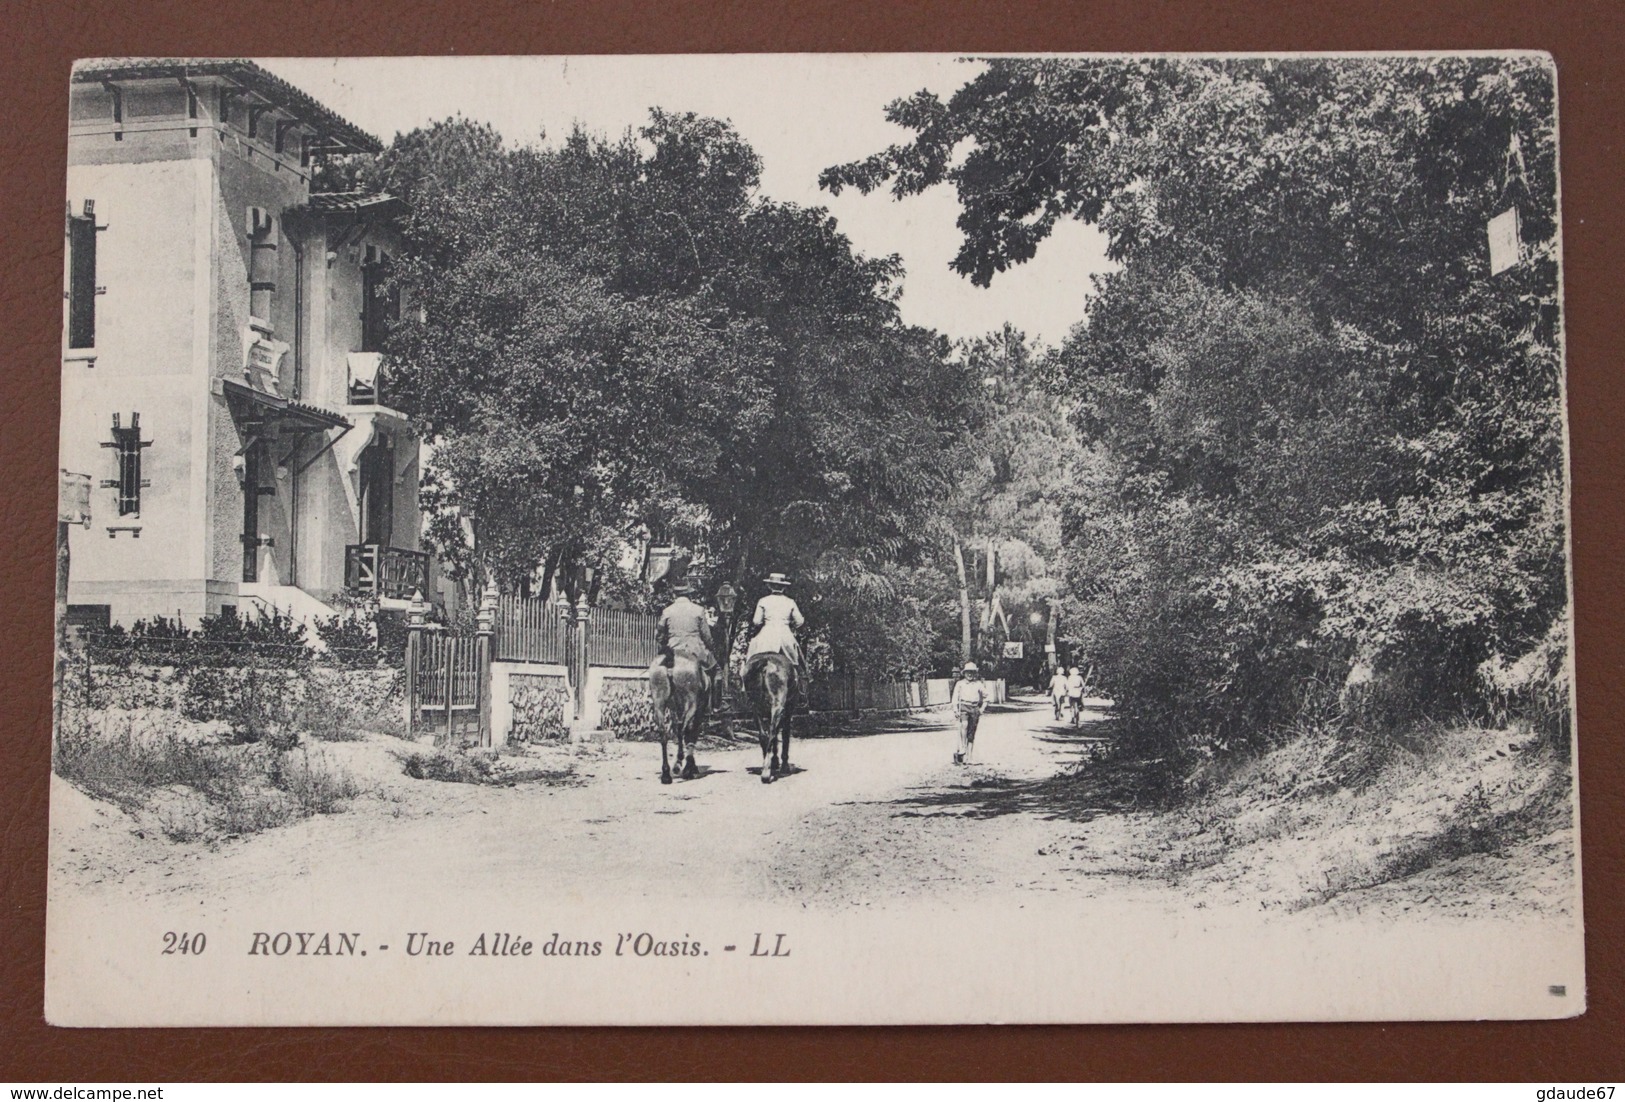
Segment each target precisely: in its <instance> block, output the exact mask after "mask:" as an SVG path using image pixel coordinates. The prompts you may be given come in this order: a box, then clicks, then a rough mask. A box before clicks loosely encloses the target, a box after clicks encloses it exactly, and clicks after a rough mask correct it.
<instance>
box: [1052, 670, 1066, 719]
mask: <svg viewBox="0 0 1625 1102" xmlns="http://www.w3.org/2000/svg"><path fill="white" fill-rule="evenodd" d="M1049 699H1050V703H1051V704H1053V705H1055V722H1056V723H1059V722H1061V707H1062V705H1064V704H1065V703H1066V667H1065V666H1056V667H1055V676H1054V677H1052V678H1050V679H1049Z"/></svg>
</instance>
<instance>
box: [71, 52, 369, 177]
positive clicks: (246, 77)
mask: <svg viewBox="0 0 1625 1102" xmlns="http://www.w3.org/2000/svg"><path fill="white" fill-rule="evenodd" d="M155 77H177V78H179V77H223V78H225V79H227V80H230V81H234V82H235V83H237V84H240V85H242V86H243V87H244V88H247V89H248V90H249V91H251V92H253V93H255V94H256V95H259V96H262V97H264V98H265V99H267V100H269V101H270V102H271V103H273V104H275V105H276V106H277V107H280V108H281V109H282V110H284V111H286V112H288V114H290V115H293V116H294V117H295V118H297V119H299V120H300V121H301V122H304V123H307V124H309V125H310V126H313V127H315V128H316V129H317V130H318V131H320V132H321V134H322V135H323V136H324V137H326V138H328V139H330V140H333V141H337V142H339V143H341V144H342V145H344V146H347V147H348V148H350V149H351V150H354V151H355V152H358V153H377V152H378V151H379V150H381V149H383V144H382V143H381V142H379V140H378V139H377V138H375V137H373V136H372V135H371V134H368V133H367V132H366V131H365V130H362V129H361V128H360V127H358V126H356V125H355V124H354V123H351V122H349V121H348V120H346V119H344V118H342V117H340V116H339V115H338V114H336V113H334V112H333V111H332V110H330V109H328V108H326V107H324V106H322V105H321V104H320V103H318V102H317V101H316V100H315V99H313V98H312V97H311V96H310V95H308V94H307V93H305V92H301V91H300V90H299V89H298V88H295V87H294V86H293V85H291V84H289V83H288V82H287V81H285V80H283V79H282V78H281V77H279V76H276V75H275V74H273V73H270V72H267V71H266V70H265V69H262V68H261V67H260V66H258V65H256V64H254V63H253V62H252V61H249V60H248V59H247V58H241V57H224V58H207V57H102V58H91V59H88V60H85V61H81V62H79V63H78V64H77V65H75V66H74V70H73V79H74V82H75V83H79V84H94V83H98V82H100V81H104V80H140V79H144V78H155Z"/></svg>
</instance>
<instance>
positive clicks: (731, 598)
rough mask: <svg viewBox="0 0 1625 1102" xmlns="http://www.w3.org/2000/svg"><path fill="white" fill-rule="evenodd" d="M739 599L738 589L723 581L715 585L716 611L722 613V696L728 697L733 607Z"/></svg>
mask: <svg viewBox="0 0 1625 1102" xmlns="http://www.w3.org/2000/svg"><path fill="white" fill-rule="evenodd" d="M738 601H739V590H737V589H735V588H734V587H733V585H732V584H731V583H729V582H727V581H724V582H723V583H722V584H721V585H719V586H718V587H717V611H719V612H721V613H722V623H723V627H722V698H723V699H724V700H726V699H728V678H729V673H730V670H731V669H732V667H733V638H734V633H733V626H734V608H735V606H736V605H737V604H738Z"/></svg>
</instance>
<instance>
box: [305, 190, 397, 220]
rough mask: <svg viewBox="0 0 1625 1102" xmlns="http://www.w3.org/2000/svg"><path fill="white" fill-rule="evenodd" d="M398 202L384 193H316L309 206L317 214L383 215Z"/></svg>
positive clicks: (312, 196)
mask: <svg viewBox="0 0 1625 1102" xmlns="http://www.w3.org/2000/svg"><path fill="white" fill-rule="evenodd" d="M397 202H398V200H397V199H396V198H395V197H394V196H393V195H390V194H388V193H387V192H382V191H316V192H312V193H311V196H310V201H309V203H308V204H307V205H308V206H309V207H310V209H311V210H313V211H315V212H316V213H317V214H363V213H382V212H383V211H384V210H385V209H386V208H388V207H392V206H394V205H395V204H396V203H397Z"/></svg>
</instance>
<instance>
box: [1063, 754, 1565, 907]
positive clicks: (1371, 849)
mask: <svg viewBox="0 0 1625 1102" xmlns="http://www.w3.org/2000/svg"><path fill="white" fill-rule="evenodd" d="M1129 764H1130V763H1128V762H1126V761H1125V762H1115V761H1109V760H1108V761H1103V762H1100V763H1097V764H1096V765H1095V766H1094V767H1093V772H1094V775H1093V776H1092V777H1090V778H1089V780H1088V782H1087V785H1088V786H1089V787H1090V788H1092V789H1093V790H1094V791H1095V792H1096V793H1097V795H1104V793H1105V792H1106V791H1107V790H1111V789H1116V790H1117V791H1118V792H1119V793H1121V791H1122V789H1123V787H1124V786H1122V785H1121V784H1114V783H1113V781H1112V779H1111V778H1112V775H1113V774H1114V773H1117V772H1120V771H1121V770H1123V769H1125V768H1127V767H1128V766H1129ZM1186 782H1187V791H1188V792H1189V796H1188V798H1187V799H1186V800H1185V801H1183V802H1181V803H1178V804H1175V805H1174V806H1172V807H1168V808H1164V809H1159V811H1157V812H1155V813H1145V812H1133V811H1127V813H1123V812H1124V811H1125V810H1126V809H1124V808H1123V807H1122V805H1121V804H1118V805H1117V809H1116V810H1117V811H1118V812H1119V814H1120V816H1121V817H1120V818H1119V819H1118V821H1117V824H1116V825H1117V826H1119V827H1120V828H1121V829H1119V830H1117V831H1115V832H1114V831H1108V830H1099V831H1095V830H1090V831H1089V832H1088V833H1087V834H1086V835H1085V836H1084V837H1083V838H1082V839H1081V840H1080V841H1079V844H1078V845H1077V846H1076V847H1075V849H1074V853H1073V859H1074V861H1075V862H1077V865H1076V866H1075V867H1077V868H1078V869H1079V871H1084V870H1085V869H1087V870H1088V871H1091V872H1097V873H1106V874H1115V875H1122V876H1128V877H1135V878H1153V879H1161V880H1165V881H1168V882H1170V883H1175V884H1181V885H1185V886H1188V887H1190V888H1192V889H1195V890H1198V891H1204V892H1205V891H1216V892H1219V893H1221V894H1222V893H1227V892H1233V893H1235V894H1238V895H1245V896H1246V897H1247V898H1249V899H1253V898H1256V899H1257V900H1258V901H1259V903H1260V904H1261V905H1263V906H1264V907H1266V908H1270V907H1278V908H1281V909H1285V910H1288V911H1297V910H1303V909H1305V908H1309V907H1315V906H1319V905H1322V904H1326V903H1330V902H1332V901H1333V900H1338V899H1340V898H1342V897H1350V898H1351V900H1353V901H1354V902H1356V903H1357V901H1358V900H1357V897H1359V896H1360V893H1363V892H1367V891H1368V890H1370V889H1376V888H1381V887H1384V886H1392V885H1396V884H1398V883H1399V882H1403V881H1406V880H1408V879H1410V878H1413V877H1417V876H1419V875H1421V874H1423V873H1429V872H1431V871H1433V870H1440V869H1445V868H1448V867H1451V866H1453V865H1454V864H1456V863H1460V862H1466V861H1471V860H1473V859H1483V858H1493V859H1501V860H1503V861H1505V862H1513V863H1515V862H1516V861H1518V860H1519V859H1520V854H1521V853H1522V852H1523V850H1524V849H1525V848H1527V847H1526V843H1533V842H1535V841H1536V840H1539V839H1542V838H1544V837H1547V836H1550V835H1552V834H1553V833H1554V832H1559V831H1563V830H1565V829H1566V828H1567V827H1569V826H1571V825H1572V810H1571V804H1570V799H1569V793H1570V783H1571V782H1570V771H1569V768H1568V763H1567V761H1566V759H1565V756H1564V755H1562V754H1561V753H1558V752H1557V751H1556V750H1554V748H1553V747H1552V745H1551V743H1550V741H1549V740H1547V739H1543V738H1540V737H1539V736H1537V735H1534V734H1532V733H1530V732H1528V731H1524V730H1520V729H1516V728H1514V729H1510V730H1490V729H1485V728H1482V727H1473V726H1454V727H1452V726H1444V725H1432V726H1429V727H1425V728H1421V729H1418V730H1415V731H1412V732H1407V733H1406V734H1405V736H1404V737H1403V738H1391V737H1382V736H1364V735H1362V736H1349V735H1347V734H1344V735H1337V734H1333V733H1331V732H1326V731H1302V732H1297V733H1294V734H1292V735H1290V736H1288V737H1286V738H1285V739H1283V741H1282V742H1281V743H1280V744H1278V745H1277V747H1276V748H1275V749H1273V750H1270V751H1268V752H1265V753H1263V754H1260V755H1258V756H1256V757H1253V758H1251V759H1250V760H1245V761H1242V762H1239V763H1234V764H1230V765H1226V766H1223V767H1218V766H1214V767H1209V768H1206V769H1204V770H1202V771H1199V772H1198V774H1197V775H1194V776H1192V777H1188V778H1186ZM1097 806H1101V807H1104V806H1108V802H1107V801H1104V800H1100V801H1098V802H1097ZM1109 839H1110V840H1109ZM1520 872H1521V873H1522V874H1527V875H1529V876H1530V877H1533V878H1535V879H1537V880H1538V879H1539V878H1540V877H1541V876H1542V875H1544V872H1543V870H1539V869H1524V870H1520ZM1545 872H1550V870H1545ZM1554 875H1556V874H1554ZM1562 875H1566V872H1565V873H1563V874H1562ZM1548 879H1550V877H1548ZM1560 881H1561V876H1558V879H1557V880H1556V881H1553V882H1554V883H1556V882H1560ZM1470 890H1471V886H1470V885H1464V886H1463V891H1464V892H1466V893H1469V894H1470ZM1546 894H1547V895H1553V894H1557V893H1546ZM1463 902H1464V905H1468V904H1470V902H1471V900H1470V899H1466V898H1465V897H1464V899H1463ZM1528 905H1530V906H1556V907H1559V908H1561V907H1562V906H1566V900H1562V899H1555V898H1543V899H1542V900H1539V901H1528Z"/></svg>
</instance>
